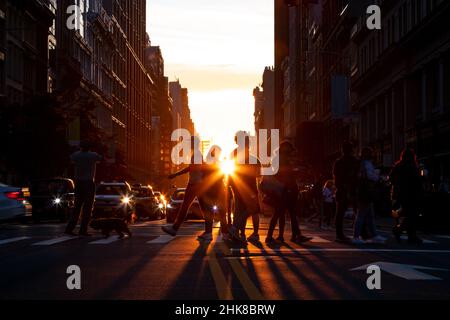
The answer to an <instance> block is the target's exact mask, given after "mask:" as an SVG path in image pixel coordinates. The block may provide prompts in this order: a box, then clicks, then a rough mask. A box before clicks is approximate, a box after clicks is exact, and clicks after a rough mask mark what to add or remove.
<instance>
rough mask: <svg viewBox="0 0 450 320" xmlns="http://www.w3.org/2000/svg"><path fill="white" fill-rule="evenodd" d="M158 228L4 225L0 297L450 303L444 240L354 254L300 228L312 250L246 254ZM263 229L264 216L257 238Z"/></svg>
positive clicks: (188, 230) (448, 241)
mask: <svg viewBox="0 0 450 320" xmlns="http://www.w3.org/2000/svg"><path fill="white" fill-rule="evenodd" d="M164 223H165V221H151V222H137V223H135V224H134V225H133V226H132V227H131V230H132V232H133V237H132V238H125V239H123V240H119V239H117V237H116V236H115V235H114V236H111V237H110V238H109V239H107V240H105V239H103V238H102V237H101V235H100V234H98V233H93V236H92V237H88V238H87V237H85V238H78V237H77V238H70V237H66V236H64V235H63V230H64V225H63V224H58V223H42V224H38V225H31V224H16V223H9V224H1V225H0V274H1V277H0V299H183V300H186V299H187V300H191V299H192V300H195V299H251V300H259V299H277V300H278V299H293V300H297V299H448V298H450V292H449V290H448V288H449V286H450V270H447V269H450V236H445V235H423V238H424V239H426V241H425V243H424V244H423V245H422V246H412V245H408V244H406V241H404V243H403V244H397V243H396V242H395V240H394V239H393V238H392V237H391V236H390V234H389V232H388V229H385V231H383V235H385V236H387V237H389V240H388V243H387V244H386V245H374V244H373V245H369V244H366V245H362V246H355V245H346V244H338V243H335V242H334V233H333V231H322V230H319V229H317V228H315V226H313V225H302V227H303V230H304V233H305V235H309V236H313V237H314V238H313V240H312V241H311V242H310V243H307V244H304V245H301V246H300V245H297V244H292V243H290V242H289V241H287V243H286V244H283V245H281V244H280V245H276V246H270V247H268V246H267V245H266V244H261V246H255V245H252V244H249V245H248V248H246V249H243V248H230V247H229V246H228V245H227V244H225V243H224V242H223V241H222V240H221V238H220V236H218V235H217V233H218V231H219V229H218V228H217V226H216V227H215V228H214V234H215V237H214V241H213V242H211V243H209V244H205V243H200V242H199V241H197V239H196V236H197V235H199V234H200V233H201V232H202V227H203V225H202V222H201V221H189V222H187V223H186V224H185V225H184V226H183V227H182V229H181V231H180V234H179V236H177V237H176V238H171V237H170V236H167V235H164V234H163V233H162V231H161V229H160V227H161V225H163V224H164ZM267 224H268V220H267V218H263V220H262V224H261V229H262V230H261V235H262V240H264V235H265V233H266V232H267ZM286 227H287V229H288V228H289V225H287V226H286ZM248 228H251V225H250V226H248ZM250 233H251V230H250V229H248V230H247V235H249V234H250ZM347 233H348V234H350V230H347ZM276 235H277V233H275V236H276ZM289 236H290V235H289V234H288V233H287V234H286V235H285V238H286V239H287V240H288V239H289V238H290V237H289ZM370 264H376V265H379V266H380V267H381V269H382V270H383V271H382V272H381V289H380V290H369V289H368V288H367V286H366V280H367V278H368V277H369V276H370V275H368V274H367V272H366V265H370ZM71 265H77V266H79V267H80V269H81V290H68V288H67V286H66V281H67V278H68V277H69V276H70V275H69V274H67V273H66V271H67V268H68V266H71ZM358 267H362V268H359V270H352V269H358Z"/></svg>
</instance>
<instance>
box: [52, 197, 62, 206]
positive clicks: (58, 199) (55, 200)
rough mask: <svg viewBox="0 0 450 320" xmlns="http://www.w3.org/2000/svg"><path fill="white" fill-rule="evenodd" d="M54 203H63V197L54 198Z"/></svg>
mask: <svg viewBox="0 0 450 320" xmlns="http://www.w3.org/2000/svg"><path fill="white" fill-rule="evenodd" d="M53 204H56V205H59V204H61V198H55V199H53Z"/></svg>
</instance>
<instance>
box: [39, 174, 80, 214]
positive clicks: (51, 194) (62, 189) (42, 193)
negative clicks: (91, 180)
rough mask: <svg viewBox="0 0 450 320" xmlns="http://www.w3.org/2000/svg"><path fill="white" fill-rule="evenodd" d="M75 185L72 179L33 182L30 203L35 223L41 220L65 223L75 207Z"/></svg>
mask: <svg viewBox="0 0 450 320" xmlns="http://www.w3.org/2000/svg"><path fill="white" fill-rule="evenodd" d="M74 192H75V185H74V183H73V181H72V180H71V179H66V178H52V179H42V180H36V181H33V182H32V183H31V185H30V203H31V205H32V207H33V209H32V217H33V220H34V221H35V222H39V221H40V220H41V219H44V218H48V219H59V220H60V221H65V220H67V218H68V217H69V215H70V213H71V211H72V210H73V207H74V201H75V193H74Z"/></svg>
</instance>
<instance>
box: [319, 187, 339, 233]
mask: <svg viewBox="0 0 450 320" xmlns="http://www.w3.org/2000/svg"><path fill="white" fill-rule="evenodd" d="M335 206H336V190H335V187H334V181H333V180H328V181H327V182H325V185H324V186H323V189H322V212H323V214H322V216H321V219H320V220H321V221H320V227H321V228H322V229H325V230H328V229H330V228H331V221H332V218H333V217H334V211H335V210H336V208H335Z"/></svg>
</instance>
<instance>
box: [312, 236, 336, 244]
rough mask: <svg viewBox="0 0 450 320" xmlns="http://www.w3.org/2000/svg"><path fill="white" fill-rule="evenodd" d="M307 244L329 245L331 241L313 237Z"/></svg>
mask: <svg viewBox="0 0 450 320" xmlns="http://www.w3.org/2000/svg"><path fill="white" fill-rule="evenodd" d="M309 242H312V243H330V242H331V241H330V240H327V239H324V238H321V237H313V238H312V239H311V241H309Z"/></svg>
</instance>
